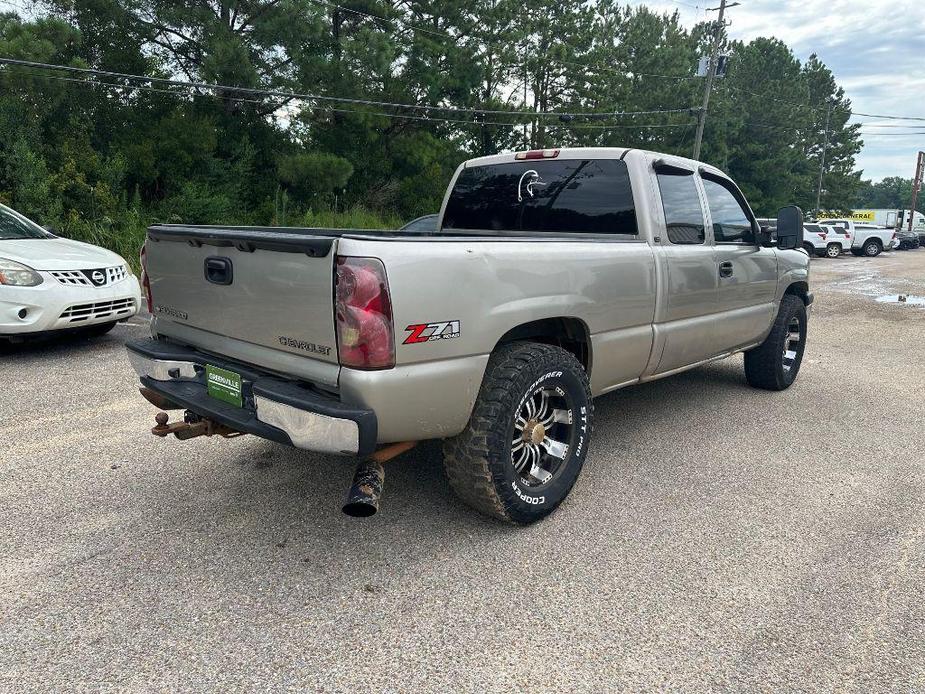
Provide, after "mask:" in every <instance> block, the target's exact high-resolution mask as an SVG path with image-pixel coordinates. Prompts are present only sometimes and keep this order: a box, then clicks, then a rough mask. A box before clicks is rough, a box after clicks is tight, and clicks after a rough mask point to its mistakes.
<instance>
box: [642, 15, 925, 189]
mask: <svg viewBox="0 0 925 694" xmlns="http://www.w3.org/2000/svg"><path fill="white" fill-rule="evenodd" d="M739 1H740V2H741V4H740V5H739V6H738V7H734V8H731V9H729V10H727V18H728V20H729V21H730V22H731V23H730V25H729V32H730V34H731V36H732V37H733V38H736V39H741V40H744V41H748V40H750V39H753V38H755V37H756V36H775V37H777V38H779V39H781V40H782V41H784V42H785V43H787V44H788V45H790V47H791V48H792V49H793V50H794V52H795V53H796V55H797V57H798V58H800V59H801V60H804V59H806V58H807V57H809V55H810V54H811V53H816V54H817V55H818V56H819V57H820V59H821V60H822V61H823V62H824V63H825V64H826V65H827V66H828V67H829V68H830V69H831V70H832V72H833V73H834V74H835V79H836V81H837V82H838V84H840V85H841V86H842V87H843V88H844V89H845V92H846V93H847V95H848V97H849V98H850V99H851V101H852V109H853V110H854V111H860V112H862V113H872V114H877V115H897V116H907V117H908V116H913V117H918V118H921V119H925V0H890V2H884V1H883V0H879V1H878V0H739ZM631 4H634V5H638V4H645V5H648V6H649V7H653V8H657V9H659V10H664V11H667V12H673V11H675V10H677V11H678V12H679V13H680V15H681V19H682V21H683V22H684V23H685V24H687V25H688V26H691V25H693V24H694V23H696V22H697V21H703V19H704V18H705V17H706V16H707V13H706V12H705V11H704V10H705V8H708V7H717V6H718V5H719V0H715V2H705V1H704V0H684V2H667V1H665V2H661V1H653V0H648V1H646V2H632V3H631ZM715 14H716V13H715V12H711V13H709V16H715ZM853 122H858V123H864V124H865V126H864V128H863V129H862V132H863V133H864V149H863V150H862V152H861V154H860V155H859V156H858V158H857V161H858V167H859V168H861V169H863V170H864V178H873V179H874V180H878V179H881V178H883V177H885V176H902V177H904V178H911V177H912V175H913V174H914V173H915V157H916V153H917V152H918V151H919V150H920V149H922V150H925V120H919V121H914V120H913V121H900V120H886V119H883V118H872V117H867V116H856V117H855V118H854V119H853ZM878 126H889V127H878ZM894 126H902V127H894ZM909 126H913V127H909ZM916 130H917V131H918V134H908V133H910V132H912V131H916Z"/></svg>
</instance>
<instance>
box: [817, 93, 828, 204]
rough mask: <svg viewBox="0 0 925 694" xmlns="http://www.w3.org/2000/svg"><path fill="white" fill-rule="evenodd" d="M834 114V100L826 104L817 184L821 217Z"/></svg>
mask: <svg viewBox="0 0 925 694" xmlns="http://www.w3.org/2000/svg"><path fill="white" fill-rule="evenodd" d="M831 115H832V102H831V101H829V102H828V103H827V104H826V106H825V139H823V140H822V160H821V161H820V162H819V183H818V184H817V185H816V217H817V218H818V217H819V205H820V204H821V201H822V173H823V172H824V171H825V155H826V152H827V151H828V149H829V118H830V117H831Z"/></svg>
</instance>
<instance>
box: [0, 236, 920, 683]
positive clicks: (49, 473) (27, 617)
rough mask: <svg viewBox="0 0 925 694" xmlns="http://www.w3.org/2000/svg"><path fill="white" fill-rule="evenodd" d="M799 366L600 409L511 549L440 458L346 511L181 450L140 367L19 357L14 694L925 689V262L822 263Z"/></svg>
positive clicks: (266, 463)
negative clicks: (164, 430) (589, 433)
mask: <svg viewBox="0 0 925 694" xmlns="http://www.w3.org/2000/svg"><path fill="white" fill-rule="evenodd" d="M812 271H813V290H814V291H815V293H816V304H815V306H814V309H813V316H812V321H811V327H810V330H811V332H810V337H809V342H808V348H807V353H806V356H805V359H804V362H803V368H802V371H801V373H800V375H799V378H798V380H797V383H796V384H795V385H794V386H793V387H792V388H791V389H789V390H788V391H785V392H783V393H767V392H760V391H756V390H753V389H751V388H749V387H748V386H747V385H746V384H745V381H744V377H743V372H742V359H741V357H736V358H732V359H729V360H726V361H723V362H719V363H716V364H713V365H710V366H707V367H704V368H700V369H697V370H694V371H692V372H688V373H686V374H682V375H679V376H675V377H673V378H669V379H665V380H662V381H658V382H655V383H651V384H648V385H644V386H639V387H634V388H630V389H626V390H623V391H619V392H616V393H613V394H611V395H608V396H605V397H603V398H601V399H599V400H598V401H596V407H597V420H596V435H595V440H594V442H593V445H592V448H591V451H590V455H589V457H588V461H587V463H586V466H585V469H584V472H583V473H582V476H581V478H580V479H579V481H578V484H577V486H576V487H575V490H574V491H573V493H572V495H571V496H570V497H569V499H568V500H567V501H566V502H565V504H563V506H562V507H561V508H560V509H559V510H558V511H557V512H556V513H555V514H554V515H552V516H551V517H550V518H549V519H547V520H545V521H544V522H541V523H539V524H537V525H534V526H531V527H528V528H515V527H509V526H506V525H501V524H498V523H496V522H494V521H491V520H487V519H484V518H482V517H480V516H478V515H476V514H475V513H474V512H472V511H470V510H469V509H468V508H467V507H465V506H464V505H462V504H461V503H460V502H458V501H457V500H456V499H455V498H454V497H453V496H452V494H451V492H450V490H449V487H448V484H447V482H446V480H445V478H444V476H443V472H442V469H441V466H440V456H439V446H438V445H436V444H425V445H422V446H420V447H419V448H417V449H415V450H412V451H411V452H409V453H406V454H404V455H402V456H401V457H400V458H398V459H396V460H395V461H394V462H391V463H389V464H388V468H387V477H386V488H385V494H384V497H383V501H382V508H381V512H380V514H379V515H377V516H375V517H373V518H370V519H353V518H348V517H346V516H344V515H342V514H341V513H340V510H339V509H340V506H341V504H342V503H343V500H344V497H345V494H346V491H347V486H348V484H349V482H350V479H351V476H352V463H351V462H350V461H348V460H345V459H341V458H337V457H331V456H323V455H315V454H310V453H305V452H299V451H296V450H294V449H289V448H286V447H283V446H279V445H276V444H272V443H269V442H266V441H263V440H259V439H256V438H253V437H242V438H238V439H233V440H221V439H219V440H211V439H197V440H194V441H189V442H185V443H184V442H179V441H176V440H174V439H170V440H162V439H157V438H155V437H153V436H151V435H150V434H149V433H148V431H149V429H150V427H151V426H152V424H153V415H154V412H155V410H154V409H153V408H152V407H151V406H149V405H147V403H145V402H144V401H143V400H141V398H140V397H139V396H138V395H137V393H136V390H135V378H134V375H133V372H132V371H131V369H130V367H129V366H128V363H127V361H126V359H125V357H124V349H123V346H122V345H123V343H124V341H125V340H126V339H130V338H132V337H136V336H138V337H141V336H144V335H145V333H146V329H145V327H144V326H143V325H141V323H140V321H138V320H137V319H136V320H134V321H133V322H132V324H129V325H124V326H119V327H118V328H116V330H114V331H113V332H112V333H111V334H109V335H107V336H105V337H103V338H99V339H94V340H86V339H79V340H63V341H55V342H52V343H44V344H39V345H29V346H25V347H16V348H13V349H7V350H5V351H4V352H3V353H0V441H2V442H3V444H2V446H0V689H2V690H3V691H10V692H14V691H15V692H21V691H37V690H44V691H64V690H101V689H102V690H132V691H163V690H177V689H183V690H192V689H196V690H201V689H210V690H239V689H248V690H303V691H305V690H324V691H407V692H418V691H526V690H537V691H543V690H545V691H549V690H557V691H616V690H623V691H640V690H651V689H659V690H666V689H667V690H685V691H706V690H722V691H730V690H740V691H755V690H764V691H782V690H788V691H792V690H816V691H832V690H842V691H843V690H849V691H852V690H853V691H863V692H869V691H877V692H885V691H895V692H913V691H923V690H925V437H923V428H925V349H923V345H925V308H923V307H921V306H915V305H913V304H912V303H911V302H906V303H899V302H892V301H886V302H878V301H877V300H876V299H877V297H880V296H889V295H896V294H912V295H917V296H925V250H922V251H909V252H903V253H890V254H884V255H883V256H881V257H879V258H874V259H859V258H853V257H851V256H849V257H847V258H844V257H843V258H840V259H835V260H828V259H821V260H814V261H813V263H812Z"/></svg>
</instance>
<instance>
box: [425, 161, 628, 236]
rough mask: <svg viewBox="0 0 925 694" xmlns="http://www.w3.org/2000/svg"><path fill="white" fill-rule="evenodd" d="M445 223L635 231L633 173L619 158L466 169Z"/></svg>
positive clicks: (456, 226)
mask: <svg viewBox="0 0 925 694" xmlns="http://www.w3.org/2000/svg"><path fill="white" fill-rule="evenodd" d="M443 228H444V229H473V230H476V229H479V230H494V231H533V232H548V233H591V234H629V235H632V236H635V235H636V234H637V231H636V210H635V208H634V206H633V191H632V189H631V188H630V181H629V174H628V172H627V170H626V164H625V163H624V162H622V161H620V160H619V159H584V160H582V159H559V160H536V159H533V160H527V161H517V162H512V163H509V164H490V165H487V166H473V167H470V168H466V169H463V171H462V172H461V173H460V174H459V178H458V179H457V180H456V185H455V186H454V187H453V192H452V193H451V194H450V199H449V200H448V201H447V205H446V212H445V213H444V217H443Z"/></svg>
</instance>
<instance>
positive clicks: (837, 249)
mask: <svg viewBox="0 0 925 694" xmlns="http://www.w3.org/2000/svg"><path fill="white" fill-rule="evenodd" d="M825 254H826V255H827V256H829V257H830V258H837V257H838V256H840V255H841V246H836V245H835V244H834V243H833V244H831V245H829V246H828V247H827V248H826V249H825Z"/></svg>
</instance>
